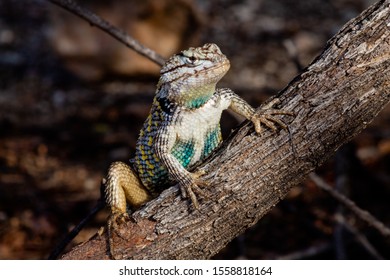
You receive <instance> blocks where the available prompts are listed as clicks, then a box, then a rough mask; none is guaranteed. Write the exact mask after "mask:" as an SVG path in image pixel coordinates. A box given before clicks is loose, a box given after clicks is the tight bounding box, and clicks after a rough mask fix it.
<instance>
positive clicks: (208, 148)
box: [201, 125, 222, 159]
mask: <svg viewBox="0 0 390 280" xmlns="http://www.w3.org/2000/svg"><path fill="white" fill-rule="evenodd" d="M221 141H222V134H221V128H220V127H219V125H218V127H217V128H215V129H214V130H211V131H210V132H209V133H208V134H207V136H206V140H205V142H204V147H203V152H202V157H201V159H204V158H206V157H207V156H208V155H209V154H210V153H211V152H212V151H214V149H215V148H216V147H217V146H218V145H219V143H220V142H221Z"/></svg>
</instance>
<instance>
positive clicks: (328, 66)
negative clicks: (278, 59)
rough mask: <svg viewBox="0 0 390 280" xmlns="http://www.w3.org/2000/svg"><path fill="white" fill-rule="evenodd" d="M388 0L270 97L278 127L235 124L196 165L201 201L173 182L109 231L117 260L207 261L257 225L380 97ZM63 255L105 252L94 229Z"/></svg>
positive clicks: (388, 47) (389, 36)
mask: <svg viewBox="0 0 390 280" xmlns="http://www.w3.org/2000/svg"><path fill="white" fill-rule="evenodd" d="M389 3H390V0H386V1H381V2H379V3H377V4H375V5H373V6H372V7H370V8H369V9H367V10H366V11H364V12H363V13H362V14H361V15H360V16H358V17H357V18H356V19H354V20H351V21H350V22H349V23H347V24H346V25H345V26H344V27H343V28H342V30H341V31H340V32H339V33H338V34H337V35H336V36H334V37H333V38H332V39H331V40H330V41H329V42H328V44H327V46H326V48H325V50H324V51H323V53H322V54H321V55H320V56H319V57H318V58H317V59H316V60H315V61H314V62H313V63H312V64H311V65H310V66H309V67H308V68H307V69H306V70H305V71H304V73H302V74H301V75H300V76H298V77H296V78H295V79H294V80H293V81H292V82H291V83H290V84H289V85H288V86H287V88H285V89H284V90H283V91H282V92H281V93H280V94H279V98H280V99H281V100H282V104H281V107H283V109H284V110H288V111H293V112H295V114H296V116H295V117H294V118H292V117H287V116H286V117H285V119H284V121H286V122H290V124H289V129H290V131H291V134H292V142H293V145H294V148H295V153H293V150H292V147H291V143H290V141H289V135H288V132H286V131H281V132H280V133H272V132H270V131H264V132H263V134H262V135H260V136H257V135H256V134H255V133H254V132H253V128H252V126H251V125H250V124H249V123H245V124H243V125H242V126H241V128H240V129H239V130H238V131H236V133H235V134H234V136H232V137H231V138H229V139H228V140H227V141H225V142H224V145H223V147H222V148H221V149H219V151H218V152H217V153H216V154H215V155H214V156H213V157H212V158H211V159H210V160H209V161H207V162H206V163H205V164H204V165H202V166H201V168H202V169H206V170H208V174H207V175H205V176H204V179H206V180H207V181H208V182H209V183H210V185H212V187H210V188H208V190H209V192H210V196H211V197H210V198H209V199H205V200H201V201H200V202H201V205H200V211H195V210H193V208H192V207H191V206H189V202H188V201H187V200H183V199H181V198H180V196H179V191H178V188H177V186H174V187H171V188H169V189H167V190H165V191H164V192H163V193H162V194H161V195H160V196H159V197H158V198H156V199H155V200H153V201H151V202H149V203H147V205H146V206H144V207H143V208H141V209H140V210H138V211H137V212H135V213H134V214H133V215H132V217H133V218H134V221H133V222H128V223H127V224H125V225H124V226H123V227H121V229H120V232H121V235H123V237H125V238H120V237H117V238H115V242H116V249H117V251H118V253H121V254H122V256H123V258H132V259H207V258H210V257H211V256H213V255H214V254H216V253H217V252H218V251H219V250H221V249H222V248H223V247H224V246H225V245H226V244H227V243H228V242H229V241H231V240H232V239H233V238H234V237H235V236H237V235H239V234H240V233H242V232H243V231H244V230H245V229H246V228H248V227H250V226H252V225H253V224H255V223H257V222H258V220H259V219H260V218H261V217H262V216H264V215H265V214H266V213H267V212H268V211H269V210H270V209H271V208H272V207H273V206H274V205H276V204H277V203H278V201H280V200H281V199H283V198H284V197H285V195H286V194H287V192H288V191H289V190H290V188H291V187H292V186H294V185H296V184H298V183H300V182H301V181H303V180H304V179H305V178H306V177H307V174H308V173H309V172H311V171H313V170H314V169H315V168H316V167H318V166H319V165H320V164H321V163H323V162H324V161H325V160H326V159H327V158H329V157H330V156H332V155H333V154H334V152H335V151H336V150H337V148H338V147H340V146H341V145H342V144H344V143H346V142H348V141H350V140H351V139H352V138H353V137H354V136H355V135H356V134H358V133H359V132H360V131H361V130H362V129H364V128H365V127H366V126H367V124H368V123H369V122H370V121H371V120H372V119H373V118H374V117H375V116H376V115H377V114H378V113H379V111H380V110H381V109H382V108H383V107H384V106H385V105H386V104H387V103H388V102H389V100H390V90H389V88H390V74H389V73H390V69H389V68H390V21H389V15H390V5H389ZM63 258H64V259H107V258H108V254H107V236H106V235H105V234H103V235H101V236H100V235H96V236H94V237H93V238H92V239H91V240H89V241H87V242H86V243H84V244H81V245H79V246H77V247H75V248H74V249H73V250H72V251H71V252H69V253H67V254H66V255H65V256H63Z"/></svg>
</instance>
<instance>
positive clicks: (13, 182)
mask: <svg viewBox="0 0 390 280" xmlns="http://www.w3.org/2000/svg"><path fill="white" fill-rule="evenodd" d="M80 2H82V1H80ZM83 2H88V1H83ZM119 2H121V1H119ZM170 2H172V1H168V2H167V7H170V6H169V5H172V3H170ZM369 2H370V1H368V0H360V1H348V0H332V1H325V0H312V1H303V0H301V1H292V0H280V1H257V0H254V1H251V0H248V1H237V3H236V1H233V0H217V1H202V0H194V1H193V3H192V5H191V4H189V6H186V8H185V9H188V7H191V9H190V13H193V14H192V17H193V18H192V20H187V21H185V22H184V23H185V24H188V28H189V30H191V29H193V30H196V32H195V31H194V33H196V34H194V35H193V36H192V35H191V36H189V35H188V34H187V35H184V34H183V33H180V32H178V33H175V32H173V33H174V35H172V38H173V39H170V40H177V42H176V41H175V42H176V43H172V45H173V46H177V47H178V48H183V47H184V48H186V47H187V46H188V45H186V44H189V43H188V42H191V44H195V45H200V44H201V43H203V42H216V43H217V44H218V45H219V46H220V47H221V49H222V50H223V51H224V52H225V53H226V54H227V55H228V57H229V58H230V59H231V63H232V69H231V71H230V72H229V74H228V75H227V77H226V78H225V79H224V80H223V82H222V84H223V86H228V87H231V88H233V89H234V90H235V91H236V92H238V93H239V94H240V95H241V96H243V97H244V98H245V99H246V100H248V101H249V102H250V103H251V104H252V105H254V106H256V105H259V104H260V102H261V101H262V100H264V99H266V98H267V97H268V96H269V95H272V94H274V93H276V92H277V91H279V90H280V89H282V88H283V87H284V86H286V84H287V83H288V82H289V81H290V80H291V79H292V78H293V77H294V76H295V75H297V74H298V73H299V65H303V67H304V66H306V65H307V64H308V63H310V61H311V60H312V59H313V58H314V57H315V56H316V55H317V54H319V52H320V51H321V48H322V47H323V46H324V45H325V43H326V40H328V39H329V38H330V37H331V36H332V35H333V34H334V33H335V32H337V30H338V29H339V28H340V27H341V26H342V25H343V24H344V23H345V22H346V21H348V20H349V19H350V18H352V17H354V16H356V15H357V14H358V13H360V12H361V11H362V10H363V9H365V8H366V7H368V5H369V4H370V3H369ZM86 4H88V3H86ZM153 5H154V4H153V1H152V4H151V6H150V7H154V6H153ZM183 5H184V4H183ZM186 5H187V4H186ZM148 7H149V6H147V8H148ZM150 7H149V8H150ZM147 8H143V9H147ZM91 9H97V8H96V7H94V6H92V7H91ZM102 9H103V10H106V9H109V7H103V8H102ZM150 9H152V8H150ZM156 9H157V8H156ZM59 11H60V9H59V8H56V7H54V8H53V6H52V5H51V4H50V3H46V1H38V0H29V1H23V2H21V1H7V0H0V259H43V258H46V257H47V256H48V254H49V252H50V251H51V250H52V249H53V247H54V246H55V244H56V243H58V242H59V240H60V239H61V237H62V236H63V235H64V234H65V233H66V232H67V230H69V229H71V228H72V227H73V226H74V225H75V224H77V223H78V222H79V221H80V220H81V219H82V218H83V217H84V216H85V215H86V214H87V213H88V212H89V210H90V209H91V208H92V207H93V205H94V204H95V201H96V200H97V198H98V197H99V185H100V180H101V178H102V177H103V176H104V172H105V171H106V169H107V167H108V165H109V164H110V162H112V161H114V160H122V161H126V160H127V159H128V158H129V157H131V155H132V154H133V151H134V145H135V141H136V138H137V134H138V131H139V129H140V126H141V125H142V122H143V120H144V119H145V116H146V115H147V114H148V110H149V107H150V103H151V100H152V97H153V94H154V86H155V84H156V81H157V76H156V75H157V73H156V72H155V70H154V72H153V71H150V73H148V71H146V70H145V71H143V72H142V71H141V72H142V74H140V73H137V71H134V69H130V70H128V72H126V71H127V70H126V71H125V72H120V71H117V68H115V67H113V65H111V64H115V65H116V63H118V61H117V60H115V59H114V58H113V56H114V55H115V54H112V53H111V52H109V51H107V49H104V48H102V50H99V51H100V52H97V53H93V54H91V55H90V53H88V50H87V51H86V53H83V52H82V50H85V49H83V46H81V43H80V41H77V40H75V42H76V43H75V44H76V46H77V48H76V49H77V50H78V51H80V53H82V55H80V53H76V54H74V56H73V57H71V56H69V55H68V56H67V55H64V53H61V52H60V50H58V48H55V47H54V46H55V44H53V40H58V36H57V37H55V38H56V39H53V38H54V37H53V36H52V35H53V32H57V33H58V34H57V35H61V36H62V35H63V34H62V33H61V32H62V31H61V30H60V29H58V26H57V25H55V24H54V23H55V22H56V19H55V16H53V15H56V13H57V12H59ZM146 11H147V12H148V10H146ZM167 11H168V13H169V11H170V10H169V9H167V10H165V12H167ZM156 13H157V15H160V13H161V11H160V10H159V9H157V12H156ZM186 13H189V12H188V10H186ZM113 14H114V16H115V13H113ZM186 15H187V14H186ZM187 16H188V15H187ZM187 16H186V18H187ZM53 17H54V18H53ZM70 18H71V19H70V20H76V18H74V19H72V18H73V17H70ZM167 18H168V19H165V18H164V20H172V17H169V16H168V17H167ZM143 19H144V18H142V20H143ZM147 20H148V19H147ZM149 20H150V21H154V19H152V20H151V19H149ZM56 24H58V22H56ZM63 24H65V25H66V24H70V23H69V22H68V21H65V22H64V23H63ZM72 24H75V26H77V25H78V24H79V25H85V24H86V23H84V22H83V21H81V20H77V21H76V22H73V23H72ZM130 24H137V22H136V23H133V22H132V23H130ZM167 24H170V25H171V26H175V24H172V23H167ZM161 25H162V24H161ZM191 25H193V26H192V27H191ZM56 26H57V27H56ZM72 26H73V25H72ZM151 26H154V25H151ZM91 29H92V28H91ZM73 30H74V28H73ZM99 32H100V31H98V32H97V33H99ZM145 32H146V31H145ZM147 32H151V31H147ZM145 34H146V33H145ZM63 36H65V35H63ZM67 36H69V37H70V38H72V36H73V35H72V34H71V35H67ZM83 36H84V34H83ZM83 36H81V38H84V37H83ZM175 36H176V37H175ZM184 36H186V37H185V38H184ZM146 37H147V36H146ZM189 37H191V38H189ZM94 38H95V37H89V35H85V40H88V42H94ZM104 40H105V42H109V43H107V44H117V43H116V42H114V41H113V39H112V40H111V39H109V37H107V38H105V39H104ZM140 40H142V36H141V39H140ZM145 40H147V39H146V38H145ZM113 42H114V43H113ZM158 42H160V44H169V42H168V41H167V42H166V43H161V41H158ZM104 44H106V43H104ZM104 44H103V45H104ZM289 45H292V46H295V49H296V51H297V54H298V55H297V57H294V56H293V55H291V53H290V54H289V52H288V51H287V48H286V46H289ZM104 46H105V45H104ZM150 47H152V48H154V47H153V45H150ZM128 52H132V51H131V50H129V51H128ZM102 53H104V58H102V57H103V55H102ZM72 59H73V60H76V61H78V63H79V65H90V63H92V65H94V66H93V67H95V68H97V67H99V69H100V67H101V69H104V70H101V71H100V70H99V73H100V74H99V75H95V74H94V73H95V72H94V73H90V75H88V73H87V72H86V71H89V70H88V67H87V68H80V67H81V66H77V67H79V68H77V69H76V70H75V68H74V67H70V66H69V61H70V60H72ZM96 61H99V63H98V64H93V63H95V62H96ZM140 67H141V66H140ZM70 69H72V71H71V70H70ZM80 69H81V70H80ZM137 69H138V68H137ZM80 71H81V72H84V73H85V74H86V75H80ZM91 71H93V69H92V70H91ZM102 73H103V74H102ZM86 77H87V78H86ZM88 77H89V78H88ZM389 124H390V108H389V107H388V108H386V109H385V110H384V112H382V113H381V114H380V115H379V116H378V118H377V119H376V120H375V122H374V123H373V124H372V125H371V126H369V127H368V128H367V129H366V130H365V131H364V132H363V133H362V134H361V135H360V136H358V137H357V138H356V139H355V140H354V141H353V142H352V143H350V144H348V145H346V146H344V147H343V148H342V149H341V150H340V151H339V152H338V154H337V155H336V157H335V158H333V159H332V160H330V161H328V162H327V164H326V165H325V166H323V167H322V168H321V170H319V171H318V172H319V173H320V174H321V175H322V176H323V178H325V179H326V180H327V181H328V182H329V183H332V184H334V183H335V182H339V181H340V178H342V176H347V178H348V179H349V184H347V185H344V186H342V185H341V184H338V186H339V187H340V185H341V187H340V188H341V189H342V190H343V191H344V192H346V193H347V194H348V195H349V196H350V197H351V198H352V199H353V200H354V201H356V203H357V204H358V205H360V206H361V207H363V208H365V209H367V210H369V211H371V212H372V213H373V214H374V215H375V216H376V217H378V218H379V219H381V220H382V221H383V222H384V223H386V224H390V216H389V214H388V212H389V211H388V205H389V203H388V201H389V198H390V176H389V174H390V125H389ZM236 125H237V120H235V118H234V117H232V116H231V115H226V116H224V120H223V129H224V132H225V135H227V134H228V132H229V131H230V129H231V128H232V127H234V126H236ZM336 213H342V214H345V217H346V219H347V220H348V222H349V223H351V224H352V226H353V227H355V229H356V230H358V231H359V232H360V234H361V235H362V236H364V237H365V238H367V239H368V241H369V242H370V243H371V245H372V246H373V248H374V249H373V250H371V251H370V250H369V249H367V247H364V246H363V245H362V244H363V243H362V242H361V241H358V238H357V235H355V234H352V233H351V232H350V231H348V230H345V228H344V227H342V226H339V224H338V223H336V222H335V219H334V217H335V214H336ZM107 214H108V213H107V211H102V212H101V213H99V214H98V215H97V217H96V218H95V219H94V220H93V222H91V223H90V224H89V225H88V226H87V227H86V228H85V229H84V230H83V231H82V232H81V234H80V235H79V236H78V237H77V238H76V240H75V241H74V243H73V244H76V243H79V242H82V241H84V240H86V239H88V238H89V237H90V236H91V235H93V234H94V233H95V232H96V231H97V229H98V228H99V227H101V226H103V225H104V223H105V219H106V216H107ZM291 254H293V255H291ZM380 256H381V257H383V258H389V257H390V242H389V239H388V238H387V239H386V238H384V237H383V236H381V235H380V234H379V233H378V232H377V231H375V230H374V229H372V228H371V227H369V226H367V225H366V224H365V223H363V222H361V221H360V220H359V219H357V218H356V217H355V216H353V215H351V214H350V212H349V211H347V210H344V209H341V208H340V206H339V205H338V204H337V202H336V201H335V200H333V199H332V198H330V197H329V196H328V195H327V194H326V193H324V192H322V191H321V190H319V189H318V188H317V187H316V186H315V185H314V184H313V183H312V182H310V181H307V182H305V183H304V184H302V185H300V186H296V187H295V188H294V189H293V190H292V191H291V192H290V194H289V196H288V197H287V198H286V199H285V200H284V201H282V202H281V203H279V205H277V207H275V209H274V210H273V211H272V212H271V213H270V214H268V215H267V216H266V217H265V218H263V219H262V220H261V221H260V222H259V223H258V224H257V225H256V226H254V227H253V228H251V229H250V230H248V231H247V232H246V233H245V234H244V235H242V236H241V237H239V238H237V239H236V240H234V241H233V242H232V243H231V244H229V245H228V246H227V247H226V248H225V249H224V250H223V251H222V252H221V253H220V254H219V255H217V256H216V258H223V259H233V258H238V257H240V258H249V259H259V258H260V259H264V258H266V259H269V258H310V259H334V258H348V259H372V258H377V257H380Z"/></svg>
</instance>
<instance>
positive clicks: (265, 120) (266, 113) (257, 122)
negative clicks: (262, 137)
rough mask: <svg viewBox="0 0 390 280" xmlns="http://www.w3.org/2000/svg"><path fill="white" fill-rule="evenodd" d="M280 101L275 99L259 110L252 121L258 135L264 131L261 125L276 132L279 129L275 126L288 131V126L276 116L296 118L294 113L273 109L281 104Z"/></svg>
mask: <svg viewBox="0 0 390 280" xmlns="http://www.w3.org/2000/svg"><path fill="white" fill-rule="evenodd" d="M279 103H280V100H279V99H278V98H274V99H273V100H271V101H270V102H269V103H267V104H265V105H264V106H263V107H261V108H260V109H259V110H257V111H256V112H255V113H254V114H253V115H252V117H251V118H250V120H251V121H252V123H253V125H254V126H255V131H256V133H257V134H260V133H261V131H262V127H261V124H264V125H265V126H266V127H268V128H270V129H271V130H272V131H276V130H277V127H276V125H275V124H277V125H279V126H280V127H281V128H282V129H287V125H286V124H285V123H284V122H283V121H281V120H280V119H278V118H276V117H275V115H289V116H294V113H292V112H289V111H284V110H278V109H273V106H274V105H276V104H279Z"/></svg>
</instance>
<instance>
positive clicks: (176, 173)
mask: <svg viewBox="0 0 390 280" xmlns="http://www.w3.org/2000/svg"><path fill="white" fill-rule="evenodd" d="M176 139H177V134H176V132H175V130H174V128H173V127H172V126H164V127H163V128H161V129H160V131H159V133H157V137H156V141H155V143H154V150H155V152H156V154H157V157H158V158H159V159H160V161H161V162H162V163H163V164H164V166H165V167H166V169H167V170H168V174H169V176H170V177H171V179H173V180H174V181H175V182H177V183H178V184H179V186H180V191H181V194H182V196H183V197H184V198H187V197H189V198H190V199H191V202H192V204H193V205H194V207H195V208H196V209H199V202H198V199H197V197H196V195H200V196H203V197H207V194H206V193H205V192H204V191H203V190H202V189H201V188H200V187H199V186H206V185H207V183H206V182H205V181H203V180H201V179H200V178H199V177H200V176H201V175H202V172H198V173H197V172H195V173H191V172H189V171H187V170H186V169H185V168H184V167H183V166H182V165H181V163H180V162H179V161H178V159H177V158H175V157H174V156H173V154H172V153H171V151H172V147H173V146H174V144H175V142H176Z"/></svg>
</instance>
